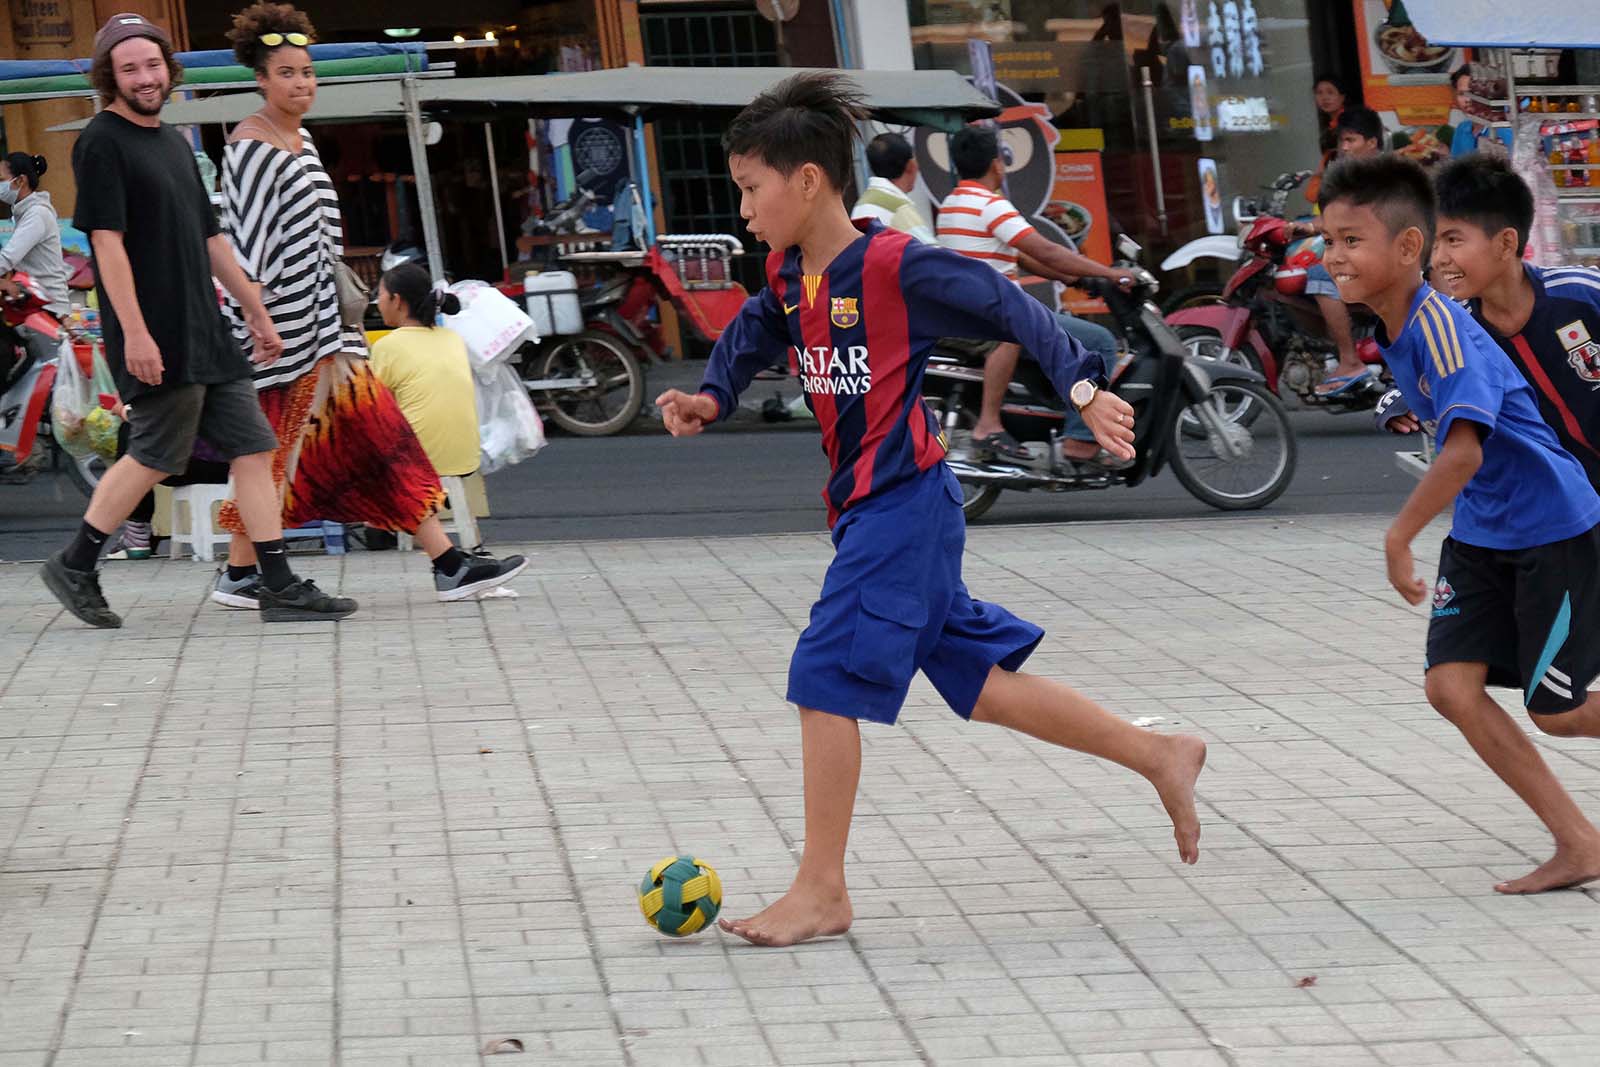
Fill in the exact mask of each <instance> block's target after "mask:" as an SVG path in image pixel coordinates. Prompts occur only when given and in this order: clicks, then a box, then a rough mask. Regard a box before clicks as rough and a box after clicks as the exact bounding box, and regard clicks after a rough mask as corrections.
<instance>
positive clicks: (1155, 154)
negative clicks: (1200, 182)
mask: <svg viewBox="0 0 1600 1067" xmlns="http://www.w3.org/2000/svg"><path fill="white" fill-rule="evenodd" d="M1139 78H1140V81H1141V84H1143V86H1144V118H1145V123H1146V124H1147V125H1148V126H1149V127H1150V166H1151V171H1152V173H1153V174H1154V175H1155V179H1156V221H1157V222H1158V223H1159V224H1160V225H1161V236H1162V237H1165V236H1166V235H1167V190H1166V187H1165V186H1164V185H1163V184H1162V181H1161V135H1160V131H1159V130H1157V129H1156V98H1155V86H1154V85H1153V84H1152V83H1151V81H1150V68H1149V67H1140V68H1139Z"/></svg>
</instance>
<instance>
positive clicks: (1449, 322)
mask: <svg viewBox="0 0 1600 1067" xmlns="http://www.w3.org/2000/svg"><path fill="white" fill-rule="evenodd" d="M1428 299H1429V300H1437V301H1438V304H1437V308H1438V311H1439V314H1440V316H1442V317H1443V318H1444V322H1445V325H1446V326H1448V327H1449V328H1450V350H1451V351H1452V352H1454V353H1455V356H1456V370H1460V369H1461V368H1462V367H1465V366H1466V365H1467V353H1466V350H1465V349H1464V348H1462V347H1461V335H1460V333H1458V332H1457V331H1456V317H1455V316H1454V315H1452V314H1450V309H1449V308H1448V307H1446V306H1445V303H1444V297H1442V296H1440V295H1439V294H1438V293H1434V294H1433V295H1432V296H1430V297H1429V298H1428Z"/></svg>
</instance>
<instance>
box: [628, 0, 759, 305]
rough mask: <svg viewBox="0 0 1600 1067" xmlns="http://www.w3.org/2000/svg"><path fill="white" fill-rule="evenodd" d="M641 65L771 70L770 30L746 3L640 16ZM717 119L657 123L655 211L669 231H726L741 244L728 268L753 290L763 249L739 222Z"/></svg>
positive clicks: (719, 123)
mask: <svg viewBox="0 0 1600 1067" xmlns="http://www.w3.org/2000/svg"><path fill="white" fill-rule="evenodd" d="M639 28H640V30H641V32H642V36H643V38H644V56H645V63H646V64H647V65H649V66H653V67H769V66H778V65H779V64H778V47H777V40H776V37H775V36H774V34H773V31H772V26H771V24H770V23H768V22H767V20H766V19H764V18H762V17H761V16H760V15H759V14H757V13H756V11H755V10H754V8H753V7H752V6H750V5H749V4H740V5H727V6H723V7H709V6H708V5H705V4H696V5H694V6H693V7H686V8H670V9H666V10H659V9H651V10H647V11H641V12H640V13H639ZM724 126H725V122H724V121H723V120H721V119H710V120H700V119H685V120H672V121H667V122H658V123H656V124H655V130H656V151H657V158H658V160H659V163H660V173H661V184H662V189H661V206H662V212H663V214H664V215H665V217H666V230H667V232H669V233H731V234H734V235H736V236H737V237H738V238H739V239H740V240H741V241H743V242H744V244H745V249H746V253H745V255H744V256H743V257H741V259H740V262H739V263H737V264H736V265H735V267H736V270H737V272H738V277H739V280H740V281H741V282H743V283H744V285H745V286H746V287H747V288H750V289H751V290H752V291H754V290H755V289H757V288H759V287H760V286H761V285H763V284H765V281H764V279H763V275H762V263H763V261H764V260H765V252H764V250H761V249H759V248H758V247H757V245H756V241H755V239H754V238H753V237H751V236H750V232H749V231H748V230H746V229H745V226H744V220H742V219H740V218H739V198H738V191H737V190H736V189H735V188H734V186H733V182H731V181H730V180H729V179H728V168H727V162H726V160H725V158H724V157H723V154H722V132H723V128H724Z"/></svg>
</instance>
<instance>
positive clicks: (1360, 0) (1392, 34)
mask: <svg viewBox="0 0 1600 1067" xmlns="http://www.w3.org/2000/svg"><path fill="white" fill-rule="evenodd" d="M1352 2H1353V4H1354V5H1355V16H1356V37H1357V43H1358V47H1357V49H1356V50H1357V52H1359V53H1360V55H1361V88H1362V96H1364V97H1365V99H1366V104H1367V106H1368V107H1370V108H1372V109H1373V110H1374V111H1393V112H1394V113H1395V116H1396V117H1397V118H1398V119H1399V120H1400V124H1401V125H1402V126H1421V127H1437V126H1441V125H1443V124H1444V123H1445V122H1446V121H1447V120H1448V119H1449V117H1450V108H1451V106H1452V103H1453V95H1452V93H1451V92H1450V72H1451V71H1452V70H1455V69H1456V68H1457V67H1459V66H1460V65H1461V64H1462V63H1463V62H1464V61H1465V54H1464V53H1463V52H1462V50H1461V49H1459V48H1452V47H1450V46H1449V45H1436V44H1431V43H1430V42H1429V41H1428V39H1427V38H1426V37H1424V36H1423V35H1422V32H1421V31H1420V30H1418V29H1417V27H1416V26H1414V25H1413V24H1412V22H1411V16H1410V15H1409V14H1408V13H1407V11H1406V6H1405V0H1352Z"/></svg>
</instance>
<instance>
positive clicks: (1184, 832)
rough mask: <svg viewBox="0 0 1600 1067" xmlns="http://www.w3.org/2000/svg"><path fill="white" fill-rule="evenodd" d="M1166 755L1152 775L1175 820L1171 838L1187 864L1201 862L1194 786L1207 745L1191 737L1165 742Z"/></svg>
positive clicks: (1182, 736)
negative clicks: (1176, 843)
mask: <svg viewBox="0 0 1600 1067" xmlns="http://www.w3.org/2000/svg"><path fill="white" fill-rule="evenodd" d="M1165 740H1166V741H1167V742H1168V745H1167V755H1166V758H1165V760H1164V761H1163V762H1162V764H1161V765H1160V766H1159V767H1157V768H1156V769H1155V771H1154V773H1152V774H1151V775H1150V782H1151V784H1153V785H1154V786H1155V787H1156V792H1157V793H1159V794H1160V795H1161V803H1162V805H1163V806H1165V807H1166V809H1167V814H1168V815H1169V816H1171V818H1172V836H1173V837H1175V838H1177V840H1178V856H1179V857H1180V858H1181V859H1182V860H1183V862H1185V863H1195V862H1197V861H1198V860H1199V859H1200V816H1199V815H1198V814H1197V813H1196V812H1195V810H1194V783H1195V780H1196V779H1197V778H1199V777H1200V771H1201V769H1202V768H1204V767H1205V765H1206V743H1205V742H1204V741H1202V740H1200V739H1199V738H1198V737H1194V736H1191V735H1189V734H1174V735H1172V736H1170V737H1167V738H1166V739H1165Z"/></svg>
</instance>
